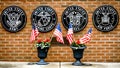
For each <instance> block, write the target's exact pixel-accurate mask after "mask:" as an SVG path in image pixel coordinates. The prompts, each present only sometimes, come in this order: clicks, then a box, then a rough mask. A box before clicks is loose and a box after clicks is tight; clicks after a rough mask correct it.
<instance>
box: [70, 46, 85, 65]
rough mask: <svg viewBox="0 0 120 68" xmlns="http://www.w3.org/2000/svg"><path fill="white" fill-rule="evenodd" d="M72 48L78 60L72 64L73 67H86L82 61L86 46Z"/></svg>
mask: <svg viewBox="0 0 120 68" xmlns="http://www.w3.org/2000/svg"><path fill="white" fill-rule="evenodd" d="M71 48H72V51H73V56H74V58H75V59H76V61H75V62H74V63H72V65H75V66H82V65H84V64H83V63H82V62H81V61H80V60H81V59H82V57H83V52H84V49H85V48H86V46H84V47H72V46H71Z"/></svg>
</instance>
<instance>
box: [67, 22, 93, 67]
mask: <svg viewBox="0 0 120 68" xmlns="http://www.w3.org/2000/svg"><path fill="white" fill-rule="evenodd" d="M91 32H92V28H90V29H89V30H88V33H87V34H85V35H84V36H83V37H82V38H80V39H79V40H78V41H77V42H75V39H73V38H74V35H73V28H72V24H71V23H69V29H68V33H67V36H66V39H67V40H68V42H69V43H70V45H71V46H70V47H71V49H72V51H73V56H74V58H75V59H76V61H75V62H74V63H72V65H75V66H81V65H84V64H83V63H81V61H80V59H82V57H83V52H84V49H85V48H86V46H85V45H84V44H85V43H87V42H89V41H90V38H91Z"/></svg>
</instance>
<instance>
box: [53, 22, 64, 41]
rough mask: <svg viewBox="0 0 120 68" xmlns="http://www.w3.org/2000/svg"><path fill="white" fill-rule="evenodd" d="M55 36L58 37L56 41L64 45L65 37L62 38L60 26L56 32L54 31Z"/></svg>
mask: <svg viewBox="0 0 120 68" xmlns="http://www.w3.org/2000/svg"><path fill="white" fill-rule="evenodd" d="M54 35H55V36H56V40H57V41H58V42H60V43H64V40H63V36H62V33H61V28H60V24H58V25H57V27H56V29H55V31H54Z"/></svg>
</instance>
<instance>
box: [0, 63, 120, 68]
mask: <svg viewBox="0 0 120 68" xmlns="http://www.w3.org/2000/svg"><path fill="white" fill-rule="evenodd" d="M28 63H29V62H2V61H0V68H120V63H98V62H86V64H92V66H73V65H71V64H72V62H49V64H48V65H36V64H33V65H28Z"/></svg>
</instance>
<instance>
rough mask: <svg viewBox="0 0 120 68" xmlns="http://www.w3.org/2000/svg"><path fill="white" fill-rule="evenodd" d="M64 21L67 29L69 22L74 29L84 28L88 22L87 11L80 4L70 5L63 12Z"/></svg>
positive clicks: (77, 30) (75, 30)
mask: <svg viewBox="0 0 120 68" xmlns="http://www.w3.org/2000/svg"><path fill="white" fill-rule="evenodd" d="M62 23H63V25H64V27H65V28H66V29H68V27H69V26H68V25H69V23H72V26H73V31H74V32H79V31H81V30H83V29H84V28H85V26H86V25H87V23H88V15H87V12H86V10H85V9H83V8H82V7H80V6H75V5H73V6H69V7H67V8H66V9H65V10H64V12H63V14H62Z"/></svg>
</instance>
